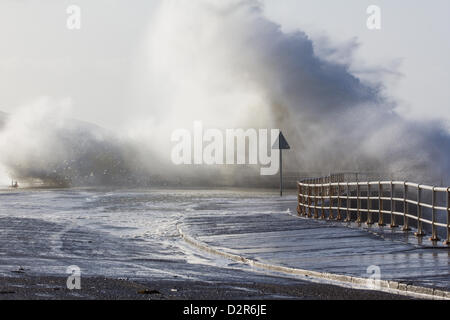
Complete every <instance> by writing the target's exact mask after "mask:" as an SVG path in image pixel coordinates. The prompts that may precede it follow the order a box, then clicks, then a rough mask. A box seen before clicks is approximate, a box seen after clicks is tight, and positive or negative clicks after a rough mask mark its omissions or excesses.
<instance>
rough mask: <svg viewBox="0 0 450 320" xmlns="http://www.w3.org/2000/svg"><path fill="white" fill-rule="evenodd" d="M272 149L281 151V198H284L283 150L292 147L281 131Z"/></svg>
mask: <svg viewBox="0 0 450 320" xmlns="http://www.w3.org/2000/svg"><path fill="white" fill-rule="evenodd" d="M272 149H276V150H280V197H283V150H290V149H291V147H290V146H289V143H288V142H287V141H286V138H285V137H284V136H283V133H282V132H281V131H280V134H279V136H278V139H277V141H276V142H275V144H274V145H273V147H272Z"/></svg>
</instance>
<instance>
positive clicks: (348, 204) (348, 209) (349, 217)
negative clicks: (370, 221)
mask: <svg viewBox="0 0 450 320" xmlns="http://www.w3.org/2000/svg"><path fill="white" fill-rule="evenodd" d="M346 221H347V222H350V221H352V214H351V212H350V186H349V184H348V182H347V219H346Z"/></svg>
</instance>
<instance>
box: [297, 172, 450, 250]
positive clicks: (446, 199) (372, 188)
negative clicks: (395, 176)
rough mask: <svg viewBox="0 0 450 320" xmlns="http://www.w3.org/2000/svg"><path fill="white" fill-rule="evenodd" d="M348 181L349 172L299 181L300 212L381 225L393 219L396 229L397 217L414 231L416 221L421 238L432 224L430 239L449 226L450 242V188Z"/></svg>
mask: <svg viewBox="0 0 450 320" xmlns="http://www.w3.org/2000/svg"><path fill="white" fill-rule="evenodd" d="M345 180H346V179H345V174H335V175H330V176H328V177H322V178H313V179H306V180H304V181H301V182H298V208H297V211H298V214H299V215H300V216H304V217H310V218H312V217H313V218H316V219H326V218H327V217H326V214H327V213H328V219H331V220H345V221H347V222H350V221H352V220H353V219H354V218H355V219H356V222H357V223H363V222H365V223H367V224H369V225H371V224H374V223H375V221H376V220H378V225H380V226H384V225H385V224H386V223H385V221H386V220H390V227H392V228H396V227H398V224H397V220H399V221H400V220H401V222H402V225H403V230H404V231H409V230H411V229H410V220H412V221H415V222H414V223H415V224H416V226H417V232H416V233H415V235H416V236H417V237H423V236H425V230H424V224H425V225H429V226H430V227H431V238H430V240H431V241H439V240H440V239H439V236H438V228H445V230H446V237H447V239H446V240H445V242H444V243H445V244H446V245H450V187H449V188H442V187H433V186H427V185H419V184H416V183H411V182H405V181H372V182H358V181H356V182H347V181H345ZM425 193H427V194H425ZM364 204H365V205H364ZM424 210H428V211H430V214H429V215H430V217H426V216H425V215H424ZM335 213H336V216H335ZM344 215H345V217H344ZM355 215H356V216H355ZM363 215H365V217H364V218H365V221H363ZM374 215H376V216H377V217H374ZM399 217H400V219H398V218H399ZM443 220H445V221H443Z"/></svg>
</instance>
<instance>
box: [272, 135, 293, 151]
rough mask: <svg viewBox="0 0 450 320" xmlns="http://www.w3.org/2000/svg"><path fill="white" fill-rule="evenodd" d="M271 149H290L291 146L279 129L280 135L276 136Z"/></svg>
mask: <svg viewBox="0 0 450 320" xmlns="http://www.w3.org/2000/svg"><path fill="white" fill-rule="evenodd" d="M272 149H275V150H290V149H291V146H290V145H289V143H288V142H287V140H286V138H285V137H284V135H283V132H281V131H280V135H279V136H278V138H277V141H275V143H274V144H273V146H272Z"/></svg>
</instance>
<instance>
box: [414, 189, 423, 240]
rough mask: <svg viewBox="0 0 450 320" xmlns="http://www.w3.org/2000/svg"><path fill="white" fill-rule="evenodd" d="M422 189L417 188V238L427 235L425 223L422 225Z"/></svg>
mask: <svg viewBox="0 0 450 320" xmlns="http://www.w3.org/2000/svg"><path fill="white" fill-rule="evenodd" d="M421 201H422V189H421V188H420V185H419V186H418V187H417V232H416V233H415V236H416V237H423V236H424V235H425V233H424V232H423V223H422V206H421Z"/></svg>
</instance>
